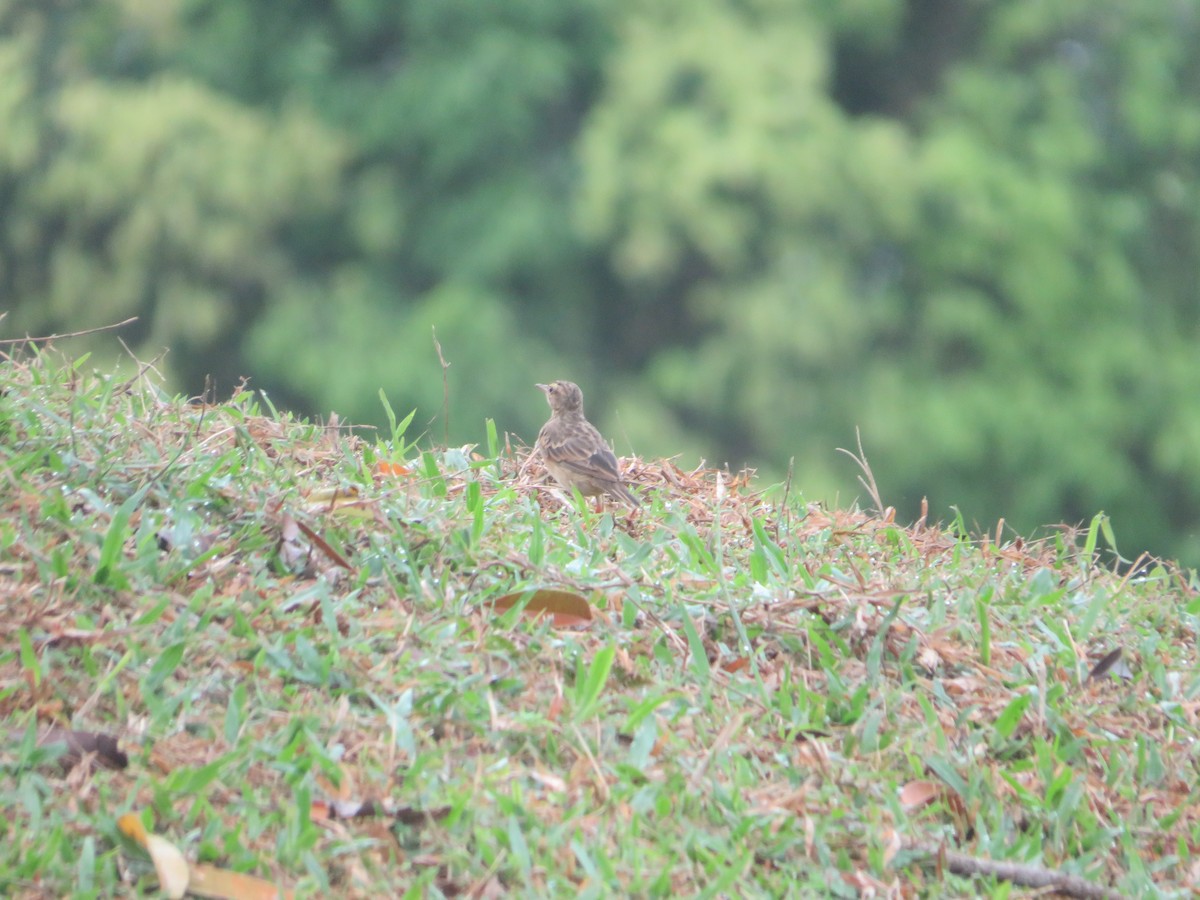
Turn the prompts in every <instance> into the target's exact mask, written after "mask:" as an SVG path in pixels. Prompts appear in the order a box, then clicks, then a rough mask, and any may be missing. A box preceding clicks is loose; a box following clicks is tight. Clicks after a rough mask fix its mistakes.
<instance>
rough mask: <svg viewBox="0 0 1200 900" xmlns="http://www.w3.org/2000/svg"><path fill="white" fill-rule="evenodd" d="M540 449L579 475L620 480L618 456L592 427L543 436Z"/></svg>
mask: <svg viewBox="0 0 1200 900" xmlns="http://www.w3.org/2000/svg"><path fill="white" fill-rule="evenodd" d="M542 449H543V451H544V452H545V454H546V457H547V458H548V459H551V460H553V461H554V462H556V463H558V464H559V465H561V466H566V467H567V468H568V469H571V470H573V471H575V472H578V473H580V474H581V475H587V476H590V477H592V478H599V479H602V480H604V481H613V482H617V483H619V482H620V481H621V470H620V469H619V468H617V458H616V456H614V455H613V452H612V451H611V450H610V449H608V445H607V444H605V443H604V438H602V437H600V432H598V431H596V429H595V428H590V427H589V428H579V429H574V428H573V429H570V430H569V431H566V432H557V433H548V434H543V436H542Z"/></svg>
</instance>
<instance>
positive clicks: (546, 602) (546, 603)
mask: <svg viewBox="0 0 1200 900" xmlns="http://www.w3.org/2000/svg"><path fill="white" fill-rule="evenodd" d="M527 597H528V598H529V602H528V603H526V604H525V606H524V608H523V609H522V613H523V614H524V615H525V616H526V617H527V618H531V619H536V618H537V617H538V616H541V615H550V616H551V617H552V618H553V621H554V627H555V628H570V627H573V626H576V625H590V624H591V623H592V607H591V606H590V605H589V604H588V602H587V600H585V599H584V598H583V597H581V596H580V595H579V594H573V593H571V592H570V591H557V590H553V589H550V588H539V589H537V590H527V591H514V592H513V593H511V594H505V595H504V596H503V597H497V598H496V599H495V600H494V601H493V603H492V607H493V608H494V609H496V610H497V611H499V612H507V611H508V610H510V609H512V608H513V607H514V606H516V605H518V604H519V603H520V602H521V601H522V600H524V599H525V598H527Z"/></svg>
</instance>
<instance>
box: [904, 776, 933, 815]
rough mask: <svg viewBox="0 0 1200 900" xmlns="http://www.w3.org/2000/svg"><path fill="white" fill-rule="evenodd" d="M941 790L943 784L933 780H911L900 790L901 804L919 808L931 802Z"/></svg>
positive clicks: (908, 807) (906, 807) (909, 807)
mask: <svg viewBox="0 0 1200 900" xmlns="http://www.w3.org/2000/svg"><path fill="white" fill-rule="evenodd" d="M941 792H942V788H941V785H938V784H934V783H933V782H932V781H910V782H909V783H908V784H906V785H905V786H904V787H903V788H901V790H900V805H901V806H903V807H904V808H905V809H917V808H919V807H922V806H925V805H926V804H927V803H931V802H932V801H933V800H934V799H935V798H936V797H937V796H938V795H939V794H940V793H941Z"/></svg>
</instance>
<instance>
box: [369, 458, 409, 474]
mask: <svg viewBox="0 0 1200 900" xmlns="http://www.w3.org/2000/svg"><path fill="white" fill-rule="evenodd" d="M375 474H376V475H390V476H391V477H393V478H401V477H403V476H405V475H411V474H412V469H410V468H409V467H408V466H402V465H400V463H394V462H388V461H387V460H386V459H381V460H379V461H378V462H377V463H375Z"/></svg>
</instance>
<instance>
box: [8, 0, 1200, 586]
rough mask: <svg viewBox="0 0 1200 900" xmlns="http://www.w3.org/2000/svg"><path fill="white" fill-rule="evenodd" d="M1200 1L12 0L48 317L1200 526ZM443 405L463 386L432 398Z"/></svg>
mask: <svg viewBox="0 0 1200 900" xmlns="http://www.w3.org/2000/svg"><path fill="white" fill-rule="evenodd" d="M1198 45H1200V8H1197V7H1196V5H1195V4H1191V3H1175V2H1166V0H1164V2H1156V3H1140V4H1131V3H1128V2H1125V0H1087V2H1084V0H1060V2H1057V3H1053V4H1047V3H1044V2H1041V0H1012V2H1009V3H1004V4H994V3H984V2H965V3H964V2H951V0H920V2H918V0H911V2H900V0H839V2H828V0H810V2H795V0H736V2H735V0H655V2H651V3H632V2H622V0H610V2H599V0H578V2H573V3H563V2H556V0H504V2H480V0H402V2H397V0H339V2H332V3H330V2H320V3H318V2H300V0H296V2H290V3H246V2H234V0H114V2H111V3H106V4H94V3H86V2H82V0H55V2H44V0H24V2H22V0H0V135H2V137H0V309H4V310H7V311H8V317H7V318H6V319H5V320H4V322H3V325H2V326H0V327H2V328H3V329H4V330H5V331H6V332H7V333H8V334H9V335H19V334H25V333H31V334H41V333H49V332H51V331H55V330H59V331H65V330H76V329H82V328H87V327H92V326H97V325H103V324H107V323H111V322H114V321H117V320H119V319H122V318H125V317H127V316H129V315H131V314H135V315H138V316H139V317H140V321H139V323H138V325H137V327H136V329H134V330H133V331H132V332H130V333H129V334H127V335H126V340H127V341H129V342H130V343H131V346H133V347H134V349H135V350H136V351H137V352H138V353H139V354H145V355H147V356H152V355H154V354H155V353H157V352H158V351H159V350H160V349H161V348H163V347H169V348H170V353H169V355H168V356H167V357H166V360H165V363H164V366H165V367H166V369H167V370H168V371H169V373H170V376H171V378H172V381H173V383H174V384H175V386H177V387H178V388H179V389H180V390H184V391H187V392H191V393H198V392H199V391H200V390H201V389H202V387H203V385H204V383H205V376H207V375H210V374H211V375H212V376H214V377H215V379H216V381H217V383H218V384H220V385H223V386H225V387H226V388H228V387H232V385H233V384H234V383H236V381H237V380H238V378H239V377H240V376H243V375H245V376H249V377H251V379H252V384H254V385H256V386H258V387H261V388H263V389H264V390H266V391H267V392H268V393H269V394H270V395H271V396H272V397H273V399H274V400H275V401H276V402H277V403H282V404H286V405H288V406H291V407H294V408H297V409H299V410H301V411H308V412H317V411H328V410H330V409H335V410H337V411H338V413H339V414H340V415H342V416H343V417H344V418H347V419H349V420H351V421H357V422H375V421H378V420H379V419H380V418H381V410H380V407H379V402H378V399H377V392H378V389H379V388H380V387H383V388H384V389H385V390H386V392H387V393H388V396H389V398H390V399H391V401H392V404H393V406H395V407H396V408H397V409H410V408H413V407H416V408H417V409H418V410H419V413H418V421H421V422H424V423H429V428H430V432H431V434H432V435H433V436H434V437H436V438H438V439H440V438H441V436H442V428H443V423H442V422H441V421H440V419H438V418H437V417H439V416H440V412H441V405H442V371H441V368H440V366H439V364H438V360H437V357H436V354H435V353H434V350H433V344H432V339H431V332H432V330H433V329H434V328H436V330H437V337H438V340H439V341H440V342H441V344H442V347H443V349H444V352H445V354H446V357H447V359H448V360H449V361H450V363H451V367H450V369H449V371H448V377H449V379H450V389H451V404H450V422H449V431H450V438H451V440H452V441H455V442H465V441H476V440H479V439H480V438H481V436H482V434H483V421H484V419H485V417H491V418H494V419H495V420H496V421H497V423H498V425H499V426H500V427H501V428H502V429H505V430H509V431H512V432H515V433H517V434H519V435H521V436H523V437H524V438H526V439H527V440H528V439H532V437H533V436H534V435H535V434H536V430H537V427H538V426H539V425H540V423H541V421H542V420H543V419H544V418H545V415H546V409H545V406H544V402H543V401H542V399H541V397H540V395H539V394H538V393H537V391H536V390H534V388H533V386H532V385H533V383H534V382H536V381H546V380H549V379H553V378H560V377H563V378H570V379H572V380H575V381H578V382H579V383H580V384H581V385H582V386H583V387H584V390H585V394H586V396H587V398H588V402H589V410H590V411H591V412H592V413H593V418H595V419H596V420H597V421H598V423H599V424H601V425H602V426H603V427H604V430H605V431H606V433H608V434H609V435H610V436H612V437H614V438H615V439H616V441H617V449H618V451H621V452H629V451H631V450H633V451H636V452H639V453H642V454H645V455H650V456H655V455H671V454H677V453H682V454H683V455H684V456H685V458H695V457H697V456H704V457H705V458H707V459H708V460H709V461H710V462H714V463H720V462H726V461H728V462H729V463H730V464H731V465H734V466H740V465H743V464H748V465H754V466H757V467H759V468H760V469H761V470H763V471H764V472H765V473H767V474H768V475H770V476H778V475H781V474H782V473H783V472H784V471H785V470H786V468H787V467H788V464H789V461H790V460H792V459H794V460H795V484H796V487H797V488H798V489H799V490H801V491H803V492H804V494H805V495H806V496H808V497H813V498H816V497H827V498H829V499H831V500H832V499H835V497H837V496H838V495H839V492H840V498H841V500H842V501H843V502H845V501H847V500H848V499H850V498H851V497H852V496H854V495H855V494H856V493H857V490H856V488H855V485H854V472H853V471H852V467H851V466H850V465H849V464H848V463H847V462H846V461H844V460H843V459H842V458H841V457H839V456H838V455H837V454H836V453H835V450H834V448H835V447H838V446H852V445H853V441H854V428H855V427H856V426H858V427H860V428H861V430H862V435H863V440H864V443H865V446H866V449H867V453H868V457H869V458H870V460H871V463H872V465H873V467H874V469H875V472H876V474H877V477H878V480H879V483H880V486H881V489H882V491H883V494H884V497H885V499H888V500H890V501H892V502H895V503H896V504H897V506H898V507H899V509H900V514H901V516H902V517H915V515H916V514H917V504H918V503H919V501H920V498H921V497H922V496H925V495H927V496H928V497H929V499H930V502H931V507H932V512H933V514H934V515H939V516H942V515H946V514H948V509H949V506H950V505H951V504H954V505H956V506H957V507H958V508H959V509H960V510H961V511H962V513H963V515H964V517H965V518H966V519H967V521H968V522H972V521H974V522H978V523H980V524H981V525H984V526H986V525H987V524H988V523H991V522H994V520H995V519H997V518H999V517H1001V516H1003V517H1006V518H1007V520H1008V521H1009V522H1010V523H1011V524H1013V525H1014V526H1015V527H1017V528H1018V529H1019V530H1026V531H1027V530H1029V529H1031V528H1033V527H1035V526H1037V525H1040V524H1044V523H1051V522H1058V521H1066V522H1072V521H1078V520H1082V519H1085V518H1088V517H1090V516H1091V515H1092V514H1093V513H1094V512H1096V511H1097V510H1100V509H1104V510H1106V511H1108V512H1109V513H1110V514H1111V515H1112V517H1113V521H1114V524H1115V529H1116V534H1117V537H1118V539H1119V540H1120V541H1121V547H1122V550H1123V551H1124V552H1125V553H1126V554H1127V555H1128V554H1130V553H1136V552H1137V551H1139V550H1141V549H1143V548H1146V549H1150V550H1151V551H1153V552H1156V553H1159V554H1164V555H1171V556H1176V557H1179V558H1181V559H1182V560H1184V561H1185V562H1188V563H1190V564H1193V565H1194V564H1197V563H1200V362H1198V360H1197V357H1198V353H1197V347H1198V343H1200V342H1198V339H1200V303H1198V302H1197V300H1198V298H1197V285H1198V284H1200V271H1198V266H1197V262H1196V260H1197V251H1198V245H1200V197H1198V196H1197V195H1198V192H1200V178H1198V175H1200V172H1198V169H1200V57H1198V56H1197V55H1196V53H1195V52H1194V48H1195V47H1196V46H1198ZM97 348H102V349H103V351H104V352H109V353H111V352H112V342H111V339H109V340H107V341H103V342H100V343H98V344H97ZM435 419H437V421H435Z"/></svg>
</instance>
